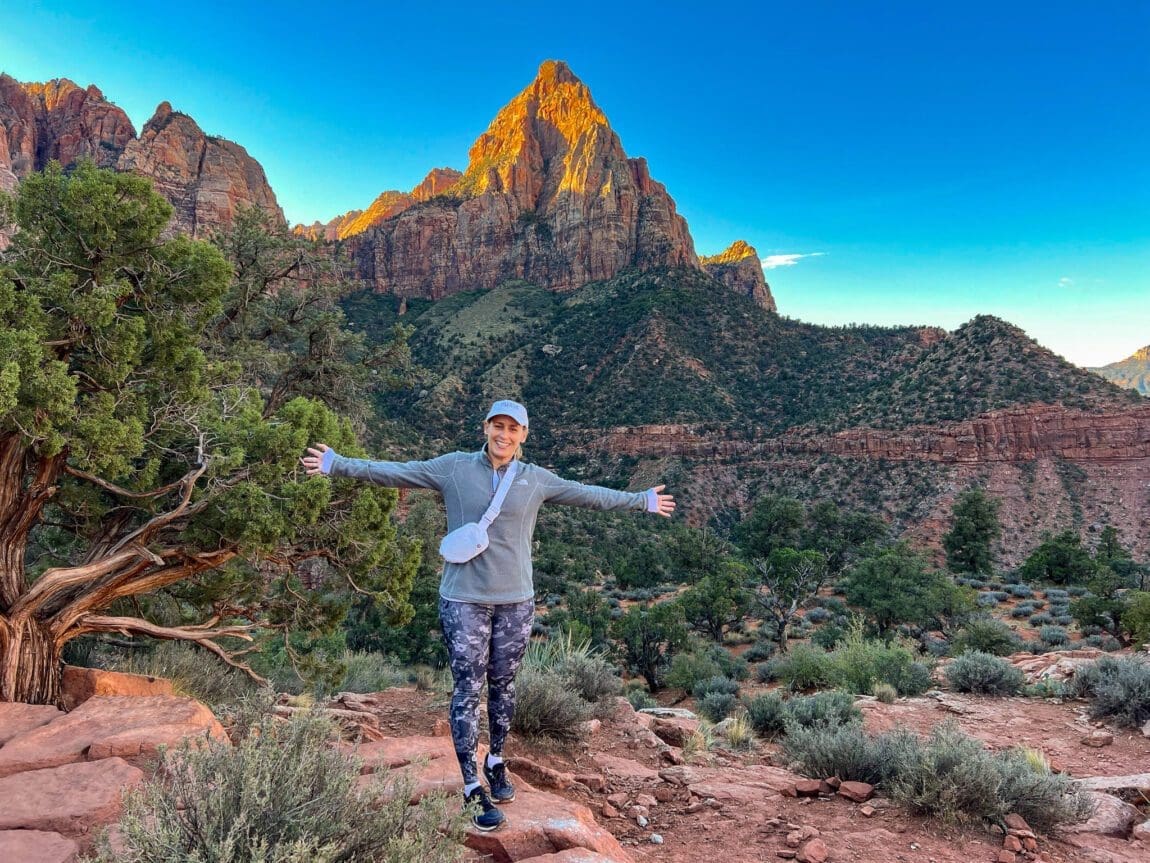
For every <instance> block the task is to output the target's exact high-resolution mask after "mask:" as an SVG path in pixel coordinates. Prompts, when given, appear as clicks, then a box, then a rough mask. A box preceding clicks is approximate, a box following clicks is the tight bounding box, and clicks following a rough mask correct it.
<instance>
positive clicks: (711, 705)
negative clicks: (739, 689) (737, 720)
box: [696, 691, 739, 722]
mask: <svg viewBox="0 0 1150 863" xmlns="http://www.w3.org/2000/svg"><path fill="white" fill-rule="evenodd" d="M738 703H739V699H738V698H737V697H736V696H735V694H734V693H732V692H715V691H713V692H708V693H707V694H706V695H704V696H703V698H702V699H701V700H700V701H699V702H698V704H697V705H696V707H697V708H698V711H699V713H701V714H703V716H705V717H706V718H707V719H709V720H710V721H711V722H722V721H723V720H724V719H726V718H727V717H728V716H730V715H731V711H733V710H734V709H735V706H736V705H737V704H738Z"/></svg>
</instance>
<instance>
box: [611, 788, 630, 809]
mask: <svg viewBox="0 0 1150 863" xmlns="http://www.w3.org/2000/svg"><path fill="white" fill-rule="evenodd" d="M607 802H608V803H610V804H611V805H612V806H626V805H627V795H626V794H624V793H623V792H622V791H616V792H615V793H614V794H608V795H607Z"/></svg>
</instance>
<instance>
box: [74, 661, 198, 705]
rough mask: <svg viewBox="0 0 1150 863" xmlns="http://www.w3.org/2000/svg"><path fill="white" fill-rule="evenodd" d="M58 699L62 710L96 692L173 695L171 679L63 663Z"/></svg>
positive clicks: (95, 694) (93, 696) (127, 694)
mask: <svg viewBox="0 0 1150 863" xmlns="http://www.w3.org/2000/svg"><path fill="white" fill-rule="evenodd" d="M60 689H61V693H60V699H61V700H62V701H63V702H64V709H65V710H69V711H71V710H75V709H76V708H77V707H79V706H80V705H81V704H83V703H84V702H85V701H87V700H88V699H89V698H95V697H96V696H97V695H113V696H121V697H123V696H132V697H136V698H138V697H141V696H147V695H175V694H176V692H175V690H174V689H173V688H172V681H170V680H167V679H165V678H163V677H150V676H147V675H143V674H124V673H123V672H121V671H104V670H103V669H100V668H80V667H78V666H75V665H65V666H64V679H63V680H62V681H61V686H60Z"/></svg>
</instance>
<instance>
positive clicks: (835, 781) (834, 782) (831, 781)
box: [823, 776, 843, 791]
mask: <svg viewBox="0 0 1150 863" xmlns="http://www.w3.org/2000/svg"><path fill="white" fill-rule="evenodd" d="M823 781H824V782H826V783H827V785H829V786H830V787H831V788H833V789H835V790H836V791H837V790H838V787H839V786H840V785H842V784H843V781H842V780H841V779H839V778H838V777H837V776H828V777H827V778H826V779H825V780H823Z"/></svg>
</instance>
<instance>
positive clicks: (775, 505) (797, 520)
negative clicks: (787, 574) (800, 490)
mask: <svg viewBox="0 0 1150 863" xmlns="http://www.w3.org/2000/svg"><path fill="white" fill-rule="evenodd" d="M805 519H806V513H805V512H804V510H803V505H802V504H801V503H799V502H798V501H797V500H795V499H794V498H788V497H781V496H780V495H773V494H771V495H767V496H765V497H762V498H760V499H759V500H758V502H757V503H756V504H755V506H754V507H753V508H752V509H751V513H750V515H748V516H747V517H746V518H745V519H743V521H741V522H739V524H737V525H736V526H735V529H734V530H733V531H732V532H731V535H732V537H733V539H734V540H735V542H736V543H737V544H738V546H739V548H740V549H741V550H742V552H743V554H745V555H746V556H747V557H748V558H768V557H770V556H771V553H772V552H774V551H777V550H779V549H782V548H791V549H794V548H795V547H797V546H798V545H799V534H800V531H801V530H802V527H803V522H804V521H805Z"/></svg>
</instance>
